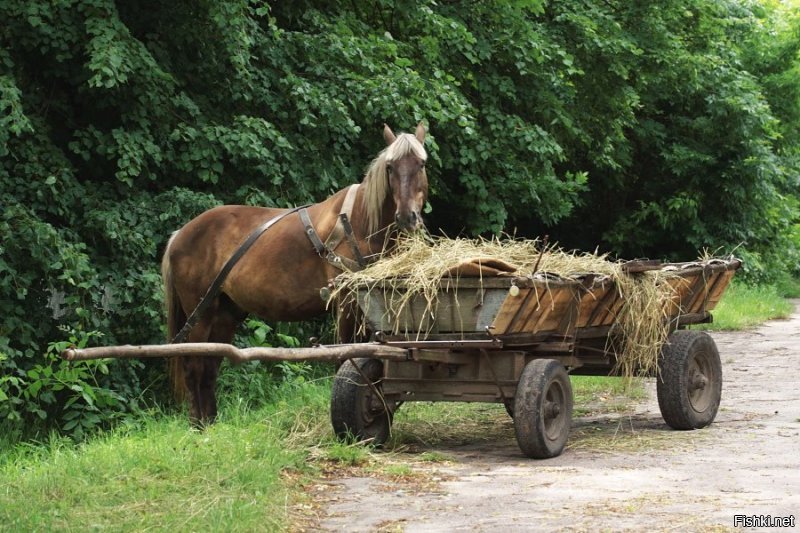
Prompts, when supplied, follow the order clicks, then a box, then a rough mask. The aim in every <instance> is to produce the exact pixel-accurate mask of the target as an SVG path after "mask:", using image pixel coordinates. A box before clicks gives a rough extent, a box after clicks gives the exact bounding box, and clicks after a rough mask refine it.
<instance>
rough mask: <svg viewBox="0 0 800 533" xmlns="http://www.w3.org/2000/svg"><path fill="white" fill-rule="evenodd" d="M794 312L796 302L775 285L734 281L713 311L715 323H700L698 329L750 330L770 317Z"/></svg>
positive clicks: (787, 315)
mask: <svg viewBox="0 0 800 533" xmlns="http://www.w3.org/2000/svg"><path fill="white" fill-rule="evenodd" d="M793 311H794V305H793V304H792V303H791V302H790V301H788V300H786V299H785V298H784V297H783V295H781V294H780V293H779V292H778V288H777V287H776V286H774V285H749V284H747V283H743V282H734V283H733V284H732V285H731V286H730V287H729V288H728V290H727V291H726V293H725V297H724V298H723V299H722V301H720V303H719V305H718V306H717V308H716V309H715V310H714V311H713V312H712V314H713V315H714V322H712V323H711V324H707V325H706V324H704V325H702V326H698V329H707V330H714V331H719V330H741V329H747V328H752V327H755V326H758V325H759V324H762V323H763V322H765V321H767V320H772V319H775V318H788V317H789V316H790V315H791V314H792V312H793Z"/></svg>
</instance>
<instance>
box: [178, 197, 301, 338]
mask: <svg viewBox="0 0 800 533" xmlns="http://www.w3.org/2000/svg"><path fill="white" fill-rule="evenodd" d="M305 208H306V206H300V207H295V208H294V209H290V210H289V211H287V212H285V213H282V214H280V215H278V216H276V217H273V218H271V219H269V220H267V221H266V222H264V223H263V224H261V225H260V226H259V227H257V228H256V229H254V230H253V231H252V233H250V235H248V236H247V239H245V241H244V242H243V243H242V245H241V246H239V248H238V249H237V250H236V251H235V252H234V253H233V255H232V256H230V258H229V259H228V261H227V262H226V263H225V266H223V267H222V269H221V270H220V271H219V272H218V273H217V277H215V278H214V281H213V282H212V283H211V286H210V287H209V288H208V290H207V291H206V294H205V296H203V297H202V298H201V299H200V303H198V304H197V307H195V308H194V311H192V314H191V315H189V318H187V319H186V323H185V324H184V325H183V327H182V328H181V330H180V331H179V332H178V334H177V335H175V337H174V338H173V339H172V341H171V343H172V344H177V343H180V342H183V341H185V340H186V337H188V336H189V333H191V331H192V329H194V327H195V326H196V325H197V323H198V322H199V321H200V319H201V318H203V315H204V314H205V312H206V310H208V307H209V306H210V305H211V302H213V301H214V299H215V298H216V297H217V296H219V291H220V290H221V289H222V284H223V283H225V280H226V279H227V278H228V274H230V272H231V270H233V267H234V266H236V263H238V262H239V260H240V259H241V258H242V256H243V255H244V254H245V253H247V251H248V250H249V249H250V248H251V247H252V246H253V244H255V242H256V241H257V240H258V238H259V237H261V235H262V234H263V233H264V232H265V231H267V230H268V229H269V228H271V227H272V226H274V225H275V224H276V223H277V222H279V221H281V220H283V219H284V218H286V217H287V216H289V215H291V214H292V213H295V212H297V211H300V210H301V209H305Z"/></svg>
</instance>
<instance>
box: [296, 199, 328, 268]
mask: <svg viewBox="0 0 800 533" xmlns="http://www.w3.org/2000/svg"><path fill="white" fill-rule="evenodd" d="M299 214H300V220H301V221H302V222H303V229H304V231H305V232H306V237H308V240H310V241H311V244H312V245H313V246H314V251H316V252H317V255H318V256H320V257H325V256H326V255H328V254H327V253H326V252H327V251H328V247H327V246H325V245H324V244H323V243H322V241H321V240H320V238H319V235H317V231H316V230H315V229H314V224H313V223H312V222H311V217H309V216H308V209H305V208H303V209H301V210H300V211H299Z"/></svg>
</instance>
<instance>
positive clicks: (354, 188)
mask: <svg viewBox="0 0 800 533" xmlns="http://www.w3.org/2000/svg"><path fill="white" fill-rule="evenodd" d="M357 194H358V184H355V185H351V186H350V188H349V189H348V191H347V195H346V196H345V197H344V202H342V208H341V210H340V211H339V218H338V219H337V221H336V224H335V225H334V227H333V230H331V233H330V235H328V238H327V239H325V242H324V243H323V242H322V239H320V238H319V234H318V233H317V231H316V230H315V229H314V224H313V223H312V222H311V217H309V216H308V210H307V209H301V210H300V219H301V221H302V222H303V228H304V230H305V233H306V236H307V237H308V240H310V241H311V245H312V246H313V247H314V251H316V252H317V255H319V256H320V257H322V258H323V259H325V260H327V261H328V262H329V263H330V264H331V265H333V266H334V267H336V268H338V269H339V270H343V269H344V268H347V269H348V270H352V271H356V270H361V269H363V268H364V266H366V261H365V260H364V256H363V255H362V254H361V250H359V249H358V243H357V242H356V239H355V236H354V235H353V227H352V226H351V225H350V219H349V217H350V215H351V214H352V213H353V206H354V205H355V201H356V196H357ZM345 239H347V242H348V244H349V245H350V249H351V251H352V252H353V257H355V260H353V259H349V258H347V257H342V256H340V255H337V254H336V248H338V247H339V245H340V244H341V243H342V241H343V240H345Z"/></svg>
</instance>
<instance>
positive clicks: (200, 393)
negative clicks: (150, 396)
mask: <svg viewBox="0 0 800 533" xmlns="http://www.w3.org/2000/svg"><path fill="white" fill-rule="evenodd" d="M383 137H384V139H385V141H386V145H387V146H386V147H385V148H384V149H383V150H382V151H381V152H380V153H379V154H378V155H377V157H375V159H374V160H373V161H372V162H371V164H370V165H369V167H368V169H367V171H366V173H365V175H364V177H363V180H362V181H361V183H360V184H358V185H357V186H355V185H351V186H350V187H347V188H345V189H342V190H340V191H338V192H336V193H335V194H333V195H332V196H330V197H329V198H327V199H326V200H324V201H322V202H319V203H317V204H313V205H310V206H308V207H307V210H306V212H305V215H304V216H305V218H304V219H303V218H302V217H301V216H300V212H298V213H294V212H289V210H286V209H273V208H265V207H252V206H241V205H225V206H221V207H216V208H213V209H210V210H208V211H206V212H204V213H201V214H200V215H198V216H197V217H196V218H194V219H192V220H191V221H190V222H188V223H187V224H186V225H184V226H183V227H182V228H181V229H179V230H178V231H176V232H175V233H174V234H173V235H172V237H171V238H170V239H169V241H168V243H167V246H166V249H165V251H164V256H163V260H162V263H161V274H162V279H163V283H164V295H165V306H166V311H167V332H168V336H169V338H168V341H171V340H173V339H175V338H176V335H178V332H179V331H180V330H181V329H182V328H183V327H184V326H185V325H186V322H187V317H190V316H191V313H192V311H193V310H195V308H196V307H197V306H198V304H199V303H200V301H201V300H202V299H203V297H204V295H205V294H206V292H207V291H208V290H209V287H210V286H211V284H212V283H213V282H214V280H215V277H216V276H217V274H218V273H219V272H220V270H221V269H222V268H224V267H226V266H227V265H226V263H227V262H228V260H229V258H231V256H232V255H233V254H235V253H236V252H237V250H238V249H239V246H240V243H242V242H243V241H245V240H247V238H248V236H250V235H251V234H252V232H253V231H254V229H255V228H258V227H259V226H260V225H262V223H264V222H265V221H267V220H270V221H273V225H272V226H271V227H269V229H268V230H266V231H264V232H263V234H261V235H260V237H258V238H257V240H256V241H255V242H254V243H253V244H252V247H251V248H249V250H248V251H247V252H246V253H245V254H244V255H242V256H241V259H240V260H239V261H238V262H237V263H236V264H235V266H233V268H232V269H230V271H229V273H228V275H227V277H226V278H225V280H224V282H223V283H222V285H221V288H220V292H219V295H218V296H216V297H215V298H214V299H213V300H211V301H210V302H204V304H205V303H209V306H208V307H207V308H206V310H205V312H204V313H202V314H201V315H198V316H199V320H198V321H197V322H196V323H195V325H194V326H193V327H192V328H191V330H190V331H189V333H188V336H187V337H186V342H220V343H230V342H231V341H232V340H233V336H234V333H235V330H236V328H237V327H238V325H239V324H240V323H241V322H242V321H243V320H244V319H245V318H246V317H247V316H248V315H255V316H258V317H259V318H261V319H264V320H267V321H299V320H307V319H310V318H314V317H316V316H319V315H321V314H323V313H325V312H326V302H325V301H323V299H322V298H321V297H320V290H321V289H322V288H323V287H326V286H327V285H328V282H329V280H330V279H332V278H333V277H335V276H336V275H337V273H339V271H340V270H341V264H337V261H340V262H341V261H345V264H347V261H350V262H352V261H356V260H358V259H360V258H359V255H360V256H361V257H362V258H363V257H369V256H375V255H376V254H380V253H385V252H387V251H390V249H391V247H392V242H393V237H392V236H393V235H394V234H395V232H396V231H404V232H413V231H416V230H418V229H420V228H421V227H422V226H423V222H422V216H421V213H422V209H423V207H424V205H425V202H426V201H427V195H428V178H427V174H426V171H425V163H426V160H427V153H426V151H425V148H424V142H425V127H424V125H423V124H422V123H421V122H420V123H419V124H418V125H417V128H416V131H415V133H414V134H410V133H400V134H398V135H395V134H394V132H393V131H392V130H391V128H389V126H387V125H384V129H383ZM348 210H349V211H351V212H350V213H348V220H349V225H350V226H351V227H352V230H348V231H347V233H348V235H347V237H348V238H347V239H344V238H339V239H338V243H337V242H334V243H333V244H332V245H331V246H332V247H334V248H335V249H333V250H328V249H326V248H325V247H324V246H323V248H320V246H319V245H320V243H321V241H323V240H325V239H324V238H323V237H324V236H326V235H331V234H332V233H333V232H334V231H336V230H337V225H341V222H340V220H341V216H340V214H341V213H342V212H343V211H348ZM281 216H283V218H281V219H278V217H281ZM309 227H310V228H311V231H309ZM315 237H316V241H315V240H314V238H315ZM323 252H327V253H328V254H329V255H328V259H330V257H331V255H332V256H333V257H334V259H336V258H339V259H338V260H335V261H328V260H326V257H324V256H325V255H326V254H325V253H323ZM338 329H339V331H340V332H343V333H342V335H343V336H344V337H346V335H347V332H348V330H349V331H353V328H347V327H342V325H341V324H340V327H339V328H338ZM344 337H343V338H340V340H341V341H342V342H351V341H352V339H348V338H344ZM221 363H222V357H176V358H174V359H172V360H171V368H170V373H171V375H172V381H173V386H174V387H175V392H176V395H177V396H178V398H181V397H185V398H187V399H188V401H189V418H190V421H191V422H192V424H193V425H195V426H204V425H206V424H209V423H211V422H213V421H214V419H215V418H216V416H217V401H216V393H215V388H216V381H217V376H218V374H219V368H220V364H221Z"/></svg>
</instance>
